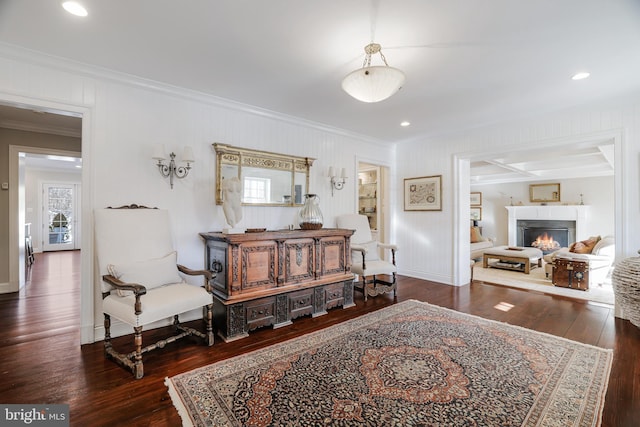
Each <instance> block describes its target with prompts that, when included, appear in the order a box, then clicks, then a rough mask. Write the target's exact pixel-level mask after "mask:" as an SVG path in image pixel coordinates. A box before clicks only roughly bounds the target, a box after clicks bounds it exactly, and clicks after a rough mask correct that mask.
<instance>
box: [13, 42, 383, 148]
mask: <svg viewBox="0 0 640 427" xmlns="http://www.w3.org/2000/svg"><path fill="white" fill-rule="evenodd" d="M0 56H2V57H5V58H9V59H14V60H18V61H22V62H27V63H29V64H32V65H37V66H44V67H51V68H55V69H57V70H59V71H63V72H67V73H70V74H75V75H80V76H83V77H88V78H95V79H100V80H106V81H111V82H114V83H120V84H124V85H128V86H133V87H137V88H144V89H148V90H151V91H156V92H160V93H164V94H167V95H171V96H173V97H177V98H182V99H186V100H190V101H196V102H200V103H202V104H206V105H211V106H216V107H223V108H227V109H230V110H234V111H239V112H244V113H247V114H252V115H255V116H260V117H265V118H268V119H273V120H278V121H280V122H284V123H288V124H292V125H296V126H304V127H307V128H311V129H315V130H320V131H323V132H327V133H331V134H334V135H339V136H344V137H348V138H353V139H357V140H360V141H362V142H366V143H369V144H374V145H378V146H381V147H387V148H388V147H389V145H390V144H391V143H390V142H386V141H383V140H380V139H376V138H371V137H369V136H366V135H362V134H358V133H355V132H350V131H347V130H344V129H340V128H336V127H333V126H329V125H326V124H323V123H319V122H315V121H312V120H307V119H303V118H300V117H295V116H291V115H288V114H284V113H279V112H276V111H272V110H268V109H265V108H260V107H256V106H253V105H249V104H244V103H241V102H237V101H233V100H230V99H227V98H222V97H219V96H215V95H212V94H209V93H204V92H200V91H195V90H192V89H187V88H184V87H179V86H174V85H170V84H167V83H162V82H158V81H155V80H150V79H146V78H144V77H140V76H136V75H133V74H127V73H122V72H119V71H114V70H110V69H108V68H104V67H99V66H95V65H90V64H86V63H83V62H78V61H74V60H71V59H67V58H63V57H59V56H54V55H49V54H46V53H43V52H40V51H36V50H31V49H26V48H23V47H20V46H17V45H13V44H9V43H6V42H0Z"/></svg>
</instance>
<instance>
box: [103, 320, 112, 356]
mask: <svg viewBox="0 0 640 427" xmlns="http://www.w3.org/2000/svg"><path fill="white" fill-rule="evenodd" d="M112 349H113V345H112V344H111V316H109V315H108V314H105V315H104V355H105V357H106V358H107V359H111V350H112Z"/></svg>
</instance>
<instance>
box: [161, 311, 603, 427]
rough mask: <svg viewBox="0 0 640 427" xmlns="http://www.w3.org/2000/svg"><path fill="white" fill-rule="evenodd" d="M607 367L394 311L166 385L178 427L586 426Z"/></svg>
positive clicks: (476, 324) (522, 336)
mask: <svg viewBox="0 0 640 427" xmlns="http://www.w3.org/2000/svg"><path fill="white" fill-rule="evenodd" d="M612 358H613V352H612V350H607V349H602V348H598V347H593V346H589V345H585V344H581V343H578V342H574V341H570V340H567V339H564V338H559V337H555V336H552V335H548V334H543V333H540V332H535V331H532V330H528V329H525V328H521V327H517V326H512V325H508V324H505V323H500V322H496V321H492V320H486V319H482V318H480V317H476V316H471V315H468V314H463V313H459V312H456V311H453V310H449V309H445V308H441V307H437V306H433V305H430V304H427V303H422V302H418V301H405V302H402V303H399V304H395V305H392V306H390V307H387V308H384V309H381V310H378V311H376V312H372V313H369V314H366V315H364V316H361V317H358V318H355V319H352V320H348V321H346V322H343V323H340V324H338V325H335V326H331V327H329V328H326V329H323V330H320V331H317V332H313V333H310V334H307V335H303V336H301V337H298V338H295V339H292V340H289V341H285V342H283V343H280V344H275V345H272V346H269V347H266V348H264V349H261V350H256V351H253V352H251V353H247V354H244V355H240V356H237V357H234V358H231V359H227V360H223V361H221V362H218V363H215V364H212V365H209V366H205V367H202V368H199V369H195V370H193V371H190V372H186V373H184V374H180V375H176V376H175V377H172V378H167V379H166V384H167V386H168V387H169V394H170V395H171V398H172V400H173V403H174V405H175V407H176V408H177V409H178V412H179V413H180V416H181V417H182V421H183V424H184V425H196V426H269V425H288V426H320V425H333V426H351V425H367V426H426V425H450V426H585V427H586V426H590V427H591V426H598V425H600V420H601V417H602V408H603V405H604V398H605V393H606V391H607V384H608V381H609V372H610V370H611V363H612Z"/></svg>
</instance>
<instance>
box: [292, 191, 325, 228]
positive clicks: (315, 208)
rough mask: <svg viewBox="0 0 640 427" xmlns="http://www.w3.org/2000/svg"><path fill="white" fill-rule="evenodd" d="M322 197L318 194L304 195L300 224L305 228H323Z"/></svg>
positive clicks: (299, 214) (299, 218)
mask: <svg viewBox="0 0 640 427" xmlns="http://www.w3.org/2000/svg"><path fill="white" fill-rule="evenodd" d="M319 203H320V198H319V197H318V196H317V195H316V194H305V195H304V206H302V208H301V209H300V211H299V212H298V224H299V225H300V228H302V229H303V230H318V229H320V228H322V222H323V218H322V212H321V211H320V206H319Z"/></svg>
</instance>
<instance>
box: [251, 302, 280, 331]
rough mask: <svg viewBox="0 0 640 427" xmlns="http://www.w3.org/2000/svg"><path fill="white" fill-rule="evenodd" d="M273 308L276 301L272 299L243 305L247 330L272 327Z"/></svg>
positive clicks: (273, 321)
mask: <svg viewBox="0 0 640 427" xmlns="http://www.w3.org/2000/svg"><path fill="white" fill-rule="evenodd" d="M275 306H276V299H275V298H274V297H270V298H261V299H258V300H254V301H249V302H247V303H246V304H245V318H246V321H247V327H248V329H249V330H250V331H251V330H254V329H256V328H260V327H262V326H268V325H273V324H274V323H275V312H276V310H275Z"/></svg>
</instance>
